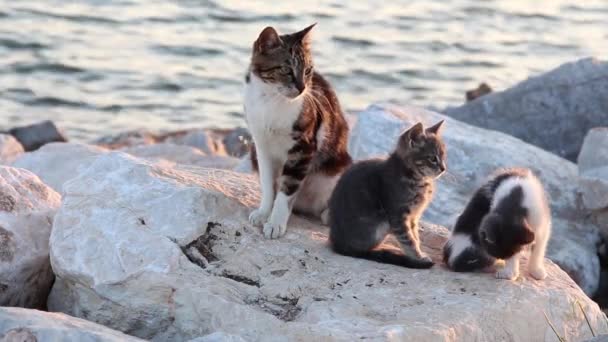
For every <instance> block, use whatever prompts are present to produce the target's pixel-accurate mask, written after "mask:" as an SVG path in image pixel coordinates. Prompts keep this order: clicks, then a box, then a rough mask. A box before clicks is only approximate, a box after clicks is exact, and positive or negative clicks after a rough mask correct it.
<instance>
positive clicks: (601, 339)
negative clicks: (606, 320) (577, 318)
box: [585, 334, 608, 342]
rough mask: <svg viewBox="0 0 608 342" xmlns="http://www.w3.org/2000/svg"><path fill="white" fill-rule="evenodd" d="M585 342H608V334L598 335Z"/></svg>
mask: <svg viewBox="0 0 608 342" xmlns="http://www.w3.org/2000/svg"><path fill="white" fill-rule="evenodd" d="M585 342H608V334H602V335H598V336H596V337H594V338H591V339H588V340H586V341H585Z"/></svg>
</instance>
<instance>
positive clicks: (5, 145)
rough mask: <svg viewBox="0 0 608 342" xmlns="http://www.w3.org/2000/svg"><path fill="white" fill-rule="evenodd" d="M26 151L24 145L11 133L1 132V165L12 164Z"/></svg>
mask: <svg viewBox="0 0 608 342" xmlns="http://www.w3.org/2000/svg"><path fill="white" fill-rule="evenodd" d="M23 152H24V150H23V146H21V144H20V143H19V142H18V141H17V139H15V138H14V137H13V136H12V135H10V134H2V133H0V165H7V164H10V163H11V162H12V161H13V160H15V158H17V156H19V155H20V154H22V153H23Z"/></svg>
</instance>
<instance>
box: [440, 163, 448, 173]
mask: <svg viewBox="0 0 608 342" xmlns="http://www.w3.org/2000/svg"><path fill="white" fill-rule="evenodd" d="M439 169H440V170H441V172H442V173H443V172H445V170H446V169H447V167H446V166H445V164H441V165H439Z"/></svg>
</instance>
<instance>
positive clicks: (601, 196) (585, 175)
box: [578, 127, 608, 228]
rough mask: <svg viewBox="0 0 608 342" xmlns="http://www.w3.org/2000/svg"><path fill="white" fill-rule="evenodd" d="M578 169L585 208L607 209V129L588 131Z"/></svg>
mask: <svg viewBox="0 0 608 342" xmlns="http://www.w3.org/2000/svg"><path fill="white" fill-rule="evenodd" d="M578 169H579V175H580V183H579V185H580V191H581V193H582V195H583V204H584V205H585V207H587V208H588V209H590V210H600V209H606V208H608V127H598V128H594V129H592V130H590V131H589V133H588V134H587V136H586V137H585V141H584V143H583V147H582V148H581V153H580V154H579V156H578ZM607 228H608V227H607Z"/></svg>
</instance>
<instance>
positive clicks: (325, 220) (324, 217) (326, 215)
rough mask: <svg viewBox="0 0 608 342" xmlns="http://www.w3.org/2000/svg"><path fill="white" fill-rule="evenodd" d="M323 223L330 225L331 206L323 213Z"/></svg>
mask: <svg viewBox="0 0 608 342" xmlns="http://www.w3.org/2000/svg"><path fill="white" fill-rule="evenodd" d="M321 223H323V224H324V225H326V226H329V208H328V209H325V210H323V212H322V213H321Z"/></svg>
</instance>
